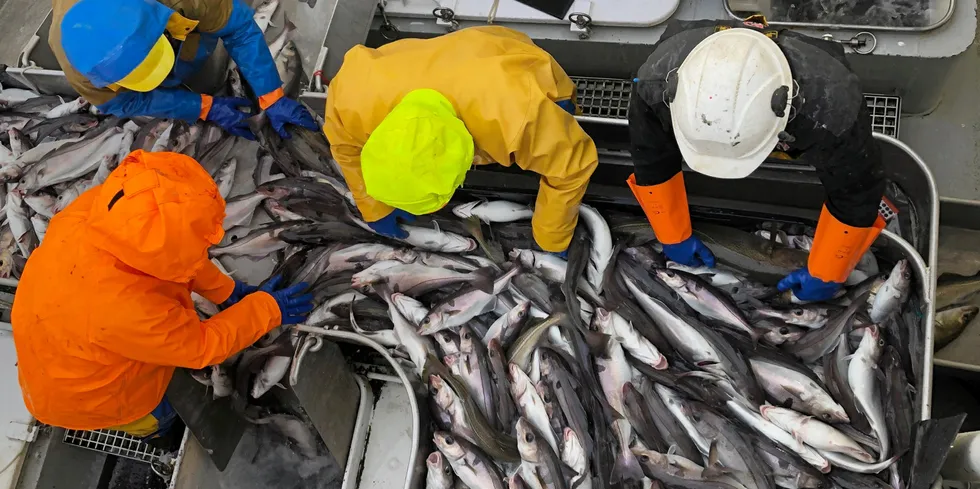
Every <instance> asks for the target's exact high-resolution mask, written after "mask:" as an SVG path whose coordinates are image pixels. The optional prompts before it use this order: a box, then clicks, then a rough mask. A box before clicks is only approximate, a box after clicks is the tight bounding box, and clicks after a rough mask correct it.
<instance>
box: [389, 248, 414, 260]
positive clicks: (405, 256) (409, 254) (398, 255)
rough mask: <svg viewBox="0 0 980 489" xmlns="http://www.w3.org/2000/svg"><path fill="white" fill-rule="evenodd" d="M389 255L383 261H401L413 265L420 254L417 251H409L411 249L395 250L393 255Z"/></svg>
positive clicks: (392, 252)
mask: <svg viewBox="0 0 980 489" xmlns="http://www.w3.org/2000/svg"><path fill="white" fill-rule="evenodd" d="M388 255H389V256H387V257H385V258H383V259H384V260H397V261H400V262H402V263H412V262H414V261H415V260H416V259H417V258H418V257H419V253H418V252H417V251H415V250H412V249H409V248H399V249H395V250H392V251H391V253H389V254H388Z"/></svg>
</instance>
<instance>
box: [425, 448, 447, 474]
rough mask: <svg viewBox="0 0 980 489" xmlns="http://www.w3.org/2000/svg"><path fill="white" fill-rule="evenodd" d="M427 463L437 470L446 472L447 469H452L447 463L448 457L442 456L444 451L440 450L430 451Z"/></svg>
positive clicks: (431, 468)
mask: <svg viewBox="0 0 980 489" xmlns="http://www.w3.org/2000/svg"><path fill="white" fill-rule="evenodd" d="M425 465H426V466H427V467H429V470H434V471H436V472H442V473H445V472H446V471H447V470H451V469H450V467H449V464H447V463H446V459H445V458H444V457H443V456H442V452H439V451H435V452H432V453H430V454H429V456H428V457H426V458H425Z"/></svg>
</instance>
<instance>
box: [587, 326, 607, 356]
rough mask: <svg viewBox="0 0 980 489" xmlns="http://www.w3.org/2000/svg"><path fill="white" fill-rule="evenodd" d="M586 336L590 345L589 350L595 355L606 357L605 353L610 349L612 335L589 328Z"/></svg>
mask: <svg viewBox="0 0 980 489" xmlns="http://www.w3.org/2000/svg"><path fill="white" fill-rule="evenodd" d="M584 336H585V343H586V344H587V345H588V346H589V352H590V353H592V354H593V355H596V356H601V357H603V358H605V357H606V354H605V353H606V352H607V351H609V341H610V339H611V338H610V336H609V335H607V334H602V333H597V332H595V331H591V330H588V331H587V332H586V333H585V335H584Z"/></svg>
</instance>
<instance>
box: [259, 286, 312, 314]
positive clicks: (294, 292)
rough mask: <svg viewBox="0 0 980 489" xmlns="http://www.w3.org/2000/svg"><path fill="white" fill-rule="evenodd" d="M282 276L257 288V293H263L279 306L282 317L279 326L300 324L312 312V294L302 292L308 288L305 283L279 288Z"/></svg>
mask: <svg viewBox="0 0 980 489" xmlns="http://www.w3.org/2000/svg"><path fill="white" fill-rule="evenodd" d="M279 282H282V275H276V276H275V277H272V278H270V279H269V280H267V281H266V282H265V284H263V285H262V287H259V292H265V293H267V294H269V295H271V296H272V298H273V299H275V300H276V304H278V305H279V315H280V316H281V317H282V321H280V323H281V324H300V323H302V322H303V321H306V317H307V316H309V315H310V311H312V310H313V294H309V293H306V294H304V293H303V291H304V290H306V289H307V288H309V284H307V283H306V282H300V283H298V284H296V285H294V286H292V287H285V288H280V287H279Z"/></svg>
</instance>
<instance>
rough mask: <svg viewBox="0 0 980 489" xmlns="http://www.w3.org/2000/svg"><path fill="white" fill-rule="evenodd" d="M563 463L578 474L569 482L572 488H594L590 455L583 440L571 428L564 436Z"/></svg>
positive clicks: (566, 429)
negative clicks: (590, 469)
mask: <svg viewBox="0 0 980 489" xmlns="http://www.w3.org/2000/svg"><path fill="white" fill-rule="evenodd" d="M562 438H563V440H564V442H563V443H562V449H561V461H562V462H564V463H565V465H567V466H569V467H570V468H571V469H572V470H574V471H575V473H576V474H578V475H577V476H576V477H573V478H572V480H571V481H569V485H570V487H576V488H579V489H591V488H592V475H591V474H590V473H589V455H588V452H586V451H585V447H584V446H583V445H582V442H581V440H579V437H578V435H577V434H575V431H574V430H572V429H571V428H565V431H564V432H563V436H562Z"/></svg>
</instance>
